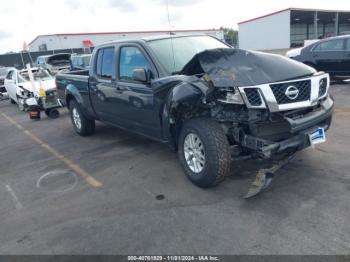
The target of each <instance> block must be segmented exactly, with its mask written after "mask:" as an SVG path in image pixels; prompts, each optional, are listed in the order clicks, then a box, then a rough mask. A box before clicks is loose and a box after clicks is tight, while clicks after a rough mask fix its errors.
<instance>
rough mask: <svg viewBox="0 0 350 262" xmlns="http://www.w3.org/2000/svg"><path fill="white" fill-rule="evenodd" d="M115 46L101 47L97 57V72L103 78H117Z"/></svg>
mask: <svg viewBox="0 0 350 262" xmlns="http://www.w3.org/2000/svg"><path fill="white" fill-rule="evenodd" d="M114 61H115V52H114V47H108V48H103V49H100V50H99V51H98V53H97V59H96V74H97V76H99V77H101V78H106V79H112V78H115V62H114Z"/></svg>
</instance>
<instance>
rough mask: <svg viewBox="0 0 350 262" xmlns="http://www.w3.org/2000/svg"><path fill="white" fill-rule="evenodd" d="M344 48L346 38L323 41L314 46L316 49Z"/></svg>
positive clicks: (339, 49)
mask: <svg viewBox="0 0 350 262" xmlns="http://www.w3.org/2000/svg"><path fill="white" fill-rule="evenodd" d="M342 50H344V40H343V39H336V40H330V41H326V42H322V43H320V44H319V45H317V46H316V47H315V48H314V51H321V52H322V51H342Z"/></svg>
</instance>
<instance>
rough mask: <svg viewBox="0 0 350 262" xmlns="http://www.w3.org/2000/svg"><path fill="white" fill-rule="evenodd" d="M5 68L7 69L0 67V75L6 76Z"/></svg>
mask: <svg viewBox="0 0 350 262" xmlns="http://www.w3.org/2000/svg"><path fill="white" fill-rule="evenodd" d="M7 70H8V68H0V76H6V75H7Z"/></svg>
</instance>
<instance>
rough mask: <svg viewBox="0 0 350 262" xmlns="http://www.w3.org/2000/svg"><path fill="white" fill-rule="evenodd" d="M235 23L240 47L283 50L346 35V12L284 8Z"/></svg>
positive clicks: (349, 21) (349, 18)
mask: <svg viewBox="0 0 350 262" xmlns="http://www.w3.org/2000/svg"><path fill="white" fill-rule="evenodd" d="M238 26H239V33H238V37H239V47H240V48H242V49H252V50H272V49H287V48H291V47H298V46H302V45H303V44H304V41H305V40H312V39H320V38H324V37H330V36H336V35H340V34H345V33H349V34H350V12H349V11H340V10H317V9H300V8H288V9H284V10H280V11H278V12H275V13H271V14H267V15H264V16H261V17H257V18H253V19H250V20H247V21H243V22H240V23H238Z"/></svg>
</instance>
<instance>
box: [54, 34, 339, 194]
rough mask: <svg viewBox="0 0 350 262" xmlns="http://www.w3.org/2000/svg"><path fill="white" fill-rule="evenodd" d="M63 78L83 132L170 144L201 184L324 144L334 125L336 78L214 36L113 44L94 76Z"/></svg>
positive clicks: (97, 56)
mask: <svg viewBox="0 0 350 262" xmlns="http://www.w3.org/2000/svg"><path fill="white" fill-rule="evenodd" d="M56 79H57V85H58V90H59V92H60V95H61V97H63V99H64V100H65V102H66V104H67V106H68V108H69V110H70V112H71V118H72V123H73V126H74V129H75V131H76V132H77V133H78V134H79V135H81V136H87V135H91V134H92V133H93V132H94V130H95V120H100V121H103V122H105V123H109V124H112V125H114V126H116V127H120V128H123V129H127V130H129V131H131V132H135V133H138V134H141V135H144V136H146V137H149V138H151V139H154V140H157V141H160V142H164V143H168V144H169V145H171V146H172V147H173V148H174V149H175V150H177V151H178V157H179V159H180V162H181V164H182V166H183V168H184V171H185V173H186V175H187V176H188V178H189V179H190V180H191V181H192V182H193V183H194V184H196V185H198V186H200V187H211V186H215V185H216V184H218V183H219V182H220V181H222V180H223V179H224V178H225V176H227V175H228V174H229V173H230V168H231V165H232V161H231V160H232V159H245V158H249V157H253V158H263V159H271V158H273V157H274V156H283V155H286V156H287V155H290V154H293V153H294V152H296V151H298V150H301V149H304V148H306V147H308V146H311V145H313V144H316V143H321V142H324V141H325V131H326V130H327V129H328V128H329V127H330V124H331V119H332V110H333V100H332V98H331V97H330V95H329V93H328V91H329V84H330V81H329V76H328V74H325V73H322V72H316V71H315V70H314V69H312V68H311V67H308V66H306V65H304V64H302V63H299V62H296V61H293V60H291V59H288V58H285V57H282V56H277V55H272V54H267V53H261V52H253V51H245V50H240V49H233V48H231V47H230V46H228V45H226V44H225V43H223V42H221V41H219V40H217V39H215V38H212V37H210V36H163V37H158V38H148V39H143V40H130V41H127V40H123V41H115V42H109V43H106V44H103V45H101V46H99V47H97V48H95V50H94V53H93V55H92V59H91V66H90V69H89V71H78V72H71V73H65V74H59V75H57V77H56Z"/></svg>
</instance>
